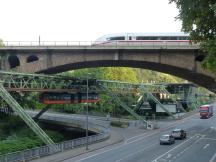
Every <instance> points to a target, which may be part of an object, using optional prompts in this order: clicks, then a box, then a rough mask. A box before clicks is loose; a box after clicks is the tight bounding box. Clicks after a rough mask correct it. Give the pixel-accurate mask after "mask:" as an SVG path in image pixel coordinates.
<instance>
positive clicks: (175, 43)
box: [2, 40, 199, 48]
mask: <svg viewBox="0 0 216 162" xmlns="http://www.w3.org/2000/svg"><path fill="white" fill-rule="evenodd" d="M22 46H24V47H26V46H27V47H28V46H29V47H31V46H32V47H35V46H38V47H40V46H41V47H43V46H67V47H83V46H87V47H122V46H127V47H146V46H150V47H152V48H154V47H155V48H158V47H163V48H167V47H169V46H174V47H188V48H199V45H198V44H193V43H191V42H190V41H177V40H176V41H161V40H153V41H145V40H143V41H142V40H141V41H103V42H101V41H40V42H39V41H4V42H3V46H2V47H22Z"/></svg>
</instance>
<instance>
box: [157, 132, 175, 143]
mask: <svg viewBox="0 0 216 162" xmlns="http://www.w3.org/2000/svg"><path fill="white" fill-rule="evenodd" d="M173 143H175V138H174V137H173V136H172V135H169V134H165V135H162V136H161V137H160V145H162V144H170V145H171V144H173Z"/></svg>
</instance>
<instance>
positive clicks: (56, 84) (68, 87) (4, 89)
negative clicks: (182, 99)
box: [0, 71, 175, 144]
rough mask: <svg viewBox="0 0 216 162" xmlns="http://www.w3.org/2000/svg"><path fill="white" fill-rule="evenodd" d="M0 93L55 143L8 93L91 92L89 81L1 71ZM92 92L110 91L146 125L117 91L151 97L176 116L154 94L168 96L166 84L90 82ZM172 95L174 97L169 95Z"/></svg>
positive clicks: (28, 122)
mask: <svg viewBox="0 0 216 162" xmlns="http://www.w3.org/2000/svg"><path fill="white" fill-rule="evenodd" d="M0 83H1V85H0V94H1V97H2V98H3V99H4V100H5V101H6V102H7V103H8V105H9V106H11V108H12V109H13V110H14V111H15V112H16V113H17V114H18V115H19V116H20V117H21V118H22V119H23V120H24V121H25V122H26V123H27V124H28V125H29V126H30V128H31V129H32V130H33V131H34V132H35V133H36V134H37V135H38V136H39V137H40V138H41V139H42V140H43V141H44V142H45V143H46V144H53V142H52V141H51V139H49V137H48V136H47V135H46V134H45V133H44V132H43V131H42V130H41V129H40V127H39V126H38V125H37V124H36V123H35V122H34V120H32V119H31V117H29V116H28V114H27V113H26V112H25V111H24V110H23V109H22V108H21V106H20V105H19V104H18V103H17V102H16V100H14V99H13V97H12V96H11V95H10V94H9V93H8V91H17V92H28V91H37V92H46V91H48V92H68V93H77V92H86V89H87V80H86V79H79V78H73V77H68V76H61V75H43V74H25V73H17V72H5V71H0ZM88 86H89V87H88V89H89V92H91V91H97V90H98V88H100V89H99V90H100V91H105V92H108V94H109V95H110V96H111V97H112V98H113V100H115V101H116V102H117V103H119V104H120V105H121V106H122V107H123V108H124V109H126V110H127V111H128V112H129V113H130V114H132V115H133V116H134V117H135V118H136V119H138V120H140V121H142V122H143V124H144V125H145V126H146V125H147V121H145V120H144V119H143V118H142V117H140V116H139V115H138V114H136V113H135V112H134V110H133V109H132V108H130V105H126V104H125V103H124V102H122V101H121V100H120V98H119V97H118V95H117V94H115V93H116V92H118V93H119V92H122V93H137V94H138V93H139V94H140V95H142V96H143V97H142V98H141V100H144V99H146V98H150V99H151V100H153V101H154V102H155V103H156V104H159V105H160V107H161V108H162V109H163V110H164V111H165V112H167V113H168V114H169V115H170V116H172V117H173V118H175V117H174V115H173V114H172V113H170V112H169V110H168V109H166V107H164V106H163V104H162V103H160V101H159V100H158V99H157V98H156V97H155V96H154V95H153V93H168V91H165V90H164V89H165V86H164V85H155V84H134V83H129V82H119V81H107V80H96V79H89V80H88ZM168 95H170V94H168ZM141 100H140V101H139V102H140V103H139V105H138V106H137V107H138V108H139V107H140V106H141V105H142V103H141V102H142V101H141ZM48 109H49V106H47V107H45V108H44V110H41V112H40V113H39V114H38V115H36V117H35V119H38V118H39V117H40V116H41V115H42V114H43V113H44V112H45V111H46V110H48Z"/></svg>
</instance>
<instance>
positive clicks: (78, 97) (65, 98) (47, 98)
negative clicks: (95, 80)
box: [39, 92, 99, 105]
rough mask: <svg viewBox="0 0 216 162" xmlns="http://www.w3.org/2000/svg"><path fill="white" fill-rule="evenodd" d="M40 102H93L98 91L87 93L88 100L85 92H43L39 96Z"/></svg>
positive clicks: (96, 98) (95, 100) (96, 99)
mask: <svg viewBox="0 0 216 162" xmlns="http://www.w3.org/2000/svg"><path fill="white" fill-rule="evenodd" d="M39 99H40V102H41V103H44V104H47V105H48V104H75V103H87V102H88V103H94V102H97V101H98V100H99V96H98V93H89V94H88V100H87V94H86V93H75V94H70V93H54V92H45V93H42V94H40V96H39Z"/></svg>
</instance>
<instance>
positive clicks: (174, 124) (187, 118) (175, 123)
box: [75, 113, 198, 162]
mask: <svg viewBox="0 0 216 162" xmlns="http://www.w3.org/2000/svg"><path fill="white" fill-rule="evenodd" d="M196 115H198V113H196V114H193V115H191V116H188V117H186V118H184V119H182V120H183V121H186V120H189V119H190V118H191V117H193V116H196ZM179 124H180V122H179V121H175V122H173V124H171V125H169V126H168V127H166V128H163V129H159V130H158V131H156V132H154V133H152V134H149V135H147V136H145V137H148V136H150V135H154V134H156V133H159V132H163V131H165V130H168V129H169V128H171V127H173V126H177V125H179ZM145 137H143V138H145ZM143 138H142V139H143ZM139 140H141V139H139ZM139 140H136V141H139ZM136 141H132V142H128V143H124V144H123V145H121V146H117V147H115V148H111V149H108V150H104V151H102V152H99V153H97V154H93V155H90V156H87V157H85V158H82V159H79V160H77V161H75V162H80V161H83V160H86V159H89V158H92V157H94V156H97V155H100V154H103V153H105V152H108V151H112V150H116V149H118V148H121V147H124V146H125V145H127V144H131V143H134V142H136Z"/></svg>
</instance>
